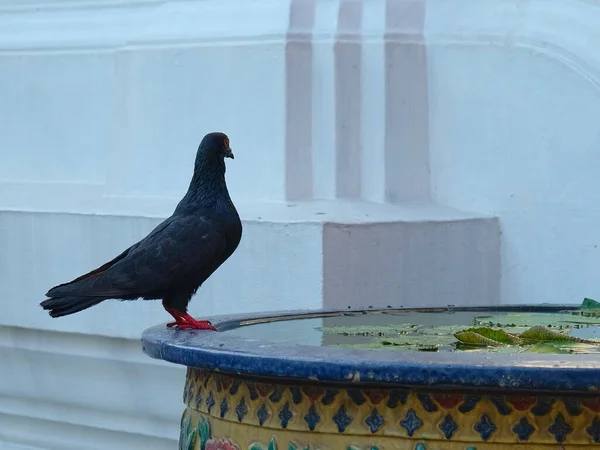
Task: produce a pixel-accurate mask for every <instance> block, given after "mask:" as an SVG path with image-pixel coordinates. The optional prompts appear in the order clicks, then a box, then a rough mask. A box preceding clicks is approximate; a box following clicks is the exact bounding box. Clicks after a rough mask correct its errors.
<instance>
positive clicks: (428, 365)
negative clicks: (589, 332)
mask: <svg viewBox="0 0 600 450" xmlns="http://www.w3.org/2000/svg"><path fill="white" fill-rule="evenodd" d="M577 308H579V305H577V306H574V305H518V306H513V305H509V306H498V307H452V308H400V309H348V310H310V311H306V310H304V311H284V312H271V313H262V314H244V315H236V316H216V317H212V318H209V320H210V321H211V322H212V323H213V325H215V326H216V327H217V329H219V330H220V331H226V330H230V329H233V328H237V327H240V326H246V325H253V324H258V323H266V322H273V321H279V320H295V319H303V318H307V319H308V318H321V317H328V316H337V315H343V314H346V315H357V314H365V313H369V312H448V311H487V312H558V311H564V310H572V309H577ZM142 344H143V350H144V353H146V354H147V355H148V356H150V357H152V358H155V359H162V360H164V361H168V362H171V363H175V364H181V365H184V366H187V367H192V368H198V369H205V370H211V371H217V372H221V373H227V374H237V375H243V376H248V377H255V378H267V379H270V380H275V381H277V380H283V379H287V380H295V381H298V380H300V381H303V382H319V383H333V384H340V383H343V384H347V383H352V384H353V385H361V386H363V385H394V386H405V387H415V388H419V387H430V388H448V387H455V388H464V389H493V390H495V389H502V390H527V391H569V392H570V393H574V392H580V393H598V394H600V354H595V355H581V354H574V355H548V354H535V353H527V354H523V353H521V354H501V353H488V354H482V353H460V352H455V353H431V352H402V353H400V352H395V351H391V350H378V351H376V352H374V351H372V350H365V349H352V348H343V347H340V348H337V347H316V346H308V345H289V344H280V343H273V342H269V341H264V340H255V339H245V338H241V337H238V336H233V335H228V334H227V333H216V332H213V331H202V330H177V329H172V328H171V329H169V328H167V327H166V325H165V324H162V325H157V326H154V327H152V328H149V329H147V330H146V331H144V333H143V334H142ZM374 356H376V359H375V358H374Z"/></svg>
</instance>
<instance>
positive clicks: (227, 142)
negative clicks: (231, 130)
mask: <svg viewBox="0 0 600 450" xmlns="http://www.w3.org/2000/svg"><path fill="white" fill-rule="evenodd" d="M225 147H229V138H225Z"/></svg>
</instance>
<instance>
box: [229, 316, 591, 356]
mask: <svg viewBox="0 0 600 450" xmlns="http://www.w3.org/2000/svg"><path fill="white" fill-rule="evenodd" d="M488 318H489V319H492V320H494V326H496V325H501V324H500V323H498V324H496V323H495V322H496V321H499V322H503V320H502V319H503V318H506V322H505V323H504V324H502V329H504V330H505V331H507V332H509V333H515V334H520V333H521V332H523V331H524V330H526V329H527V328H528V327H529V326H533V325H539V324H541V323H544V324H548V322H553V323H555V324H558V323H565V322H563V320H569V319H570V318H574V317H573V316H571V315H569V314H557V313H548V314H545V313H533V314H527V313H525V314H519V313H516V314H515V313H514V312H495V313H492V315H488V314H487V313H486V312H484V311H446V312H440V311H436V312H411V311H406V312H402V311H398V312H396V311H394V312H391V311H373V312H369V313H366V314H362V313H348V314H340V315H339V316H334V317H324V318H307V319H293V320H287V321H285V320H284V321H275V322H270V323H261V324H255V325H248V326H243V327H240V328H237V329H233V330H230V331H226V333H229V334H232V335H235V336H239V337H242V338H245V339H257V340H263V341H268V342H272V343H277V344H286V345H296V344H300V345H308V346H340V345H341V346H349V347H357V348H380V349H381V348H388V349H389V348H394V349H396V350H417V349H418V350H432V351H454V350H456V349H457V340H456V338H455V337H454V333H455V332H456V331H459V330H464V329H465V328H468V327H472V326H473V325H476V326H488V323H486V321H487V320H488ZM476 319H477V320H476ZM534 319H535V320H534ZM531 320H533V321H538V322H540V321H541V322H540V323H531V324H528V326H527V327H524V325H526V324H525V323H518V324H516V325H515V324H514V323H513V324H511V325H512V326H511V325H509V324H510V322H512V321H517V322H523V321H524V322H527V321H531ZM489 325H490V326H491V325H492V323H491V322H490V323H489ZM543 326H546V325H543ZM558 327H559V325H556V329H558ZM560 329H561V330H563V325H560ZM564 331H565V332H567V331H568V333H569V334H570V335H571V336H576V337H579V338H584V339H600V327H599V326H593V325H592V326H589V325H585V326H582V327H581V328H571V329H570V330H569V328H567V327H566V326H565V327H564ZM594 347H595V346H594ZM484 348H485V347H484ZM536 348H537V347H536ZM599 348H600V347H599ZM469 349H471V350H481V349H482V348H481V347H479V348H472V346H465V345H462V346H461V350H469ZM522 350H525V349H524V348H523V349H522ZM532 350H533V351H536V350H535V349H533V348H532ZM549 350H550V349H548V348H546V347H544V349H542V348H541V347H540V351H543V352H546V351H549ZM563 350H565V349H563ZM579 350H580V351H582V352H584V353H587V352H588V351H591V350H589V349H585V348H583V347H581V348H580V349H579ZM494 351H515V347H514V346H511V347H510V348H506V347H500V348H494ZM551 352H554V351H551ZM562 352H563V351H559V353H562ZM565 352H567V351H565Z"/></svg>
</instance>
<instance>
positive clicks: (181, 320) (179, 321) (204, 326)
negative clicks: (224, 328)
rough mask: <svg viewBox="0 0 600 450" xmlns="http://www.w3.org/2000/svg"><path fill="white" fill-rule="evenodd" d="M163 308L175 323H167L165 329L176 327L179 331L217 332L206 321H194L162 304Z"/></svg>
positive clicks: (185, 314) (187, 315)
mask: <svg viewBox="0 0 600 450" xmlns="http://www.w3.org/2000/svg"><path fill="white" fill-rule="evenodd" d="M163 307H164V308H165V309H166V310H167V312H168V313H169V314H171V315H172V316H173V318H174V319H175V322H169V323H168V324H167V327H169V328H171V327H174V326H175V325H177V328H178V329H180V330H212V331H217V329H216V328H215V327H214V326H213V325H212V324H211V323H210V322H209V321H208V320H196V319H194V318H193V317H192V316H190V315H189V314H188V313H182V312H180V311H177V310H176V309H173V308H169V307H168V306H166V305H165V304H164V303H163Z"/></svg>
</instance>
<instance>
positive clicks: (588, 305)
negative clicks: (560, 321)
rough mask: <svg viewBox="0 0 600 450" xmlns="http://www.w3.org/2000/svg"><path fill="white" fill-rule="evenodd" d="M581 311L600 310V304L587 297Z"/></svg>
mask: <svg viewBox="0 0 600 450" xmlns="http://www.w3.org/2000/svg"><path fill="white" fill-rule="evenodd" d="M581 309H600V302H597V301H596V300H592V299H591V298H587V297H586V298H584V299H583V303H582V304H581Z"/></svg>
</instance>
